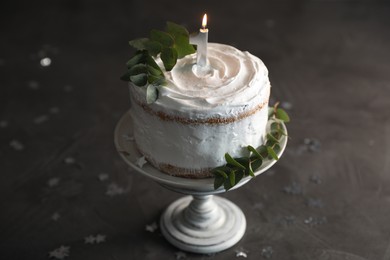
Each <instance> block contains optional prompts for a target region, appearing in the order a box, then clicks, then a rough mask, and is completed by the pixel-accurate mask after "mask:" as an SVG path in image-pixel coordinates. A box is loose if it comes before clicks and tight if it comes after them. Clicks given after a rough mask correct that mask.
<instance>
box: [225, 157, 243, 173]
mask: <svg viewBox="0 0 390 260" xmlns="http://www.w3.org/2000/svg"><path fill="white" fill-rule="evenodd" d="M225 160H226V162H227V163H228V164H231V165H234V166H237V167H239V168H241V169H244V170H245V166H244V165H242V164H240V163H239V162H237V161H236V160H235V159H233V158H232V157H231V156H230V154H228V153H225Z"/></svg>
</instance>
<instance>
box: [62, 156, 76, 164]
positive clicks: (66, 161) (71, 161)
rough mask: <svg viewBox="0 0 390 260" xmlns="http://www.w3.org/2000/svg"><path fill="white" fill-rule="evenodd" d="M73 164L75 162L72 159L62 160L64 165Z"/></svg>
mask: <svg viewBox="0 0 390 260" xmlns="http://www.w3.org/2000/svg"><path fill="white" fill-rule="evenodd" d="M75 162H76V160H75V158H73V157H66V158H65V159H64V163H66V164H74V163H75Z"/></svg>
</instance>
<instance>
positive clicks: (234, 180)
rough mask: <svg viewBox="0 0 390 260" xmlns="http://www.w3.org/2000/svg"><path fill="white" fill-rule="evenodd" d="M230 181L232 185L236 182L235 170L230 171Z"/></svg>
mask: <svg viewBox="0 0 390 260" xmlns="http://www.w3.org/2000/svg"><path fill="white" fill-rule="evenodd" d="M229 181H230V185H231V186H232V187H233V186H234V185H235V184H236V173H235V171H230V172H229Z"/></svg>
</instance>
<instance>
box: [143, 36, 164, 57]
mask: <svg viewBox="0 0 390 260" xmlns="http://www.w3.org/2000/svg"><path fill="white" fill-rule="evenodd" d="M144 45H145V49H146V50H148V52H149V54H150V55H152V56H153V57H156V56H157V55H158V54H159V53H160V52H161V49H162V46H161V44H160V43H159V42H157V41H153V40H149V41H147V42H145V43H144Z"/></svg>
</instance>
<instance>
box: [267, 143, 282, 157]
mask: <svg viewBox="0 0 390 260" xmlns="http://www.w3.org/2000/svg"><path fill="white" fill-rule="evenodd" d="M267 151H268V154H269V155H270V156H271V157H272V158H274V159H275V160H279V158H278V155H277V154H276V153H275V151H274V149H272V147H271V146H267Z"/></svg>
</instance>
